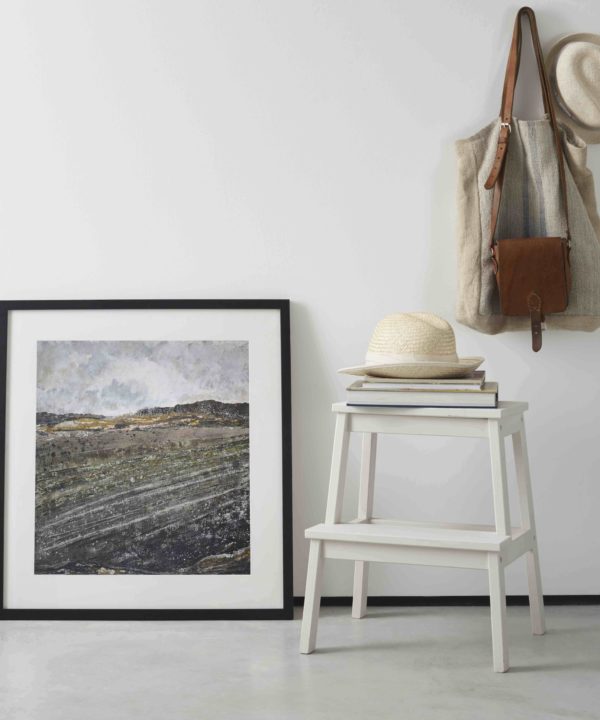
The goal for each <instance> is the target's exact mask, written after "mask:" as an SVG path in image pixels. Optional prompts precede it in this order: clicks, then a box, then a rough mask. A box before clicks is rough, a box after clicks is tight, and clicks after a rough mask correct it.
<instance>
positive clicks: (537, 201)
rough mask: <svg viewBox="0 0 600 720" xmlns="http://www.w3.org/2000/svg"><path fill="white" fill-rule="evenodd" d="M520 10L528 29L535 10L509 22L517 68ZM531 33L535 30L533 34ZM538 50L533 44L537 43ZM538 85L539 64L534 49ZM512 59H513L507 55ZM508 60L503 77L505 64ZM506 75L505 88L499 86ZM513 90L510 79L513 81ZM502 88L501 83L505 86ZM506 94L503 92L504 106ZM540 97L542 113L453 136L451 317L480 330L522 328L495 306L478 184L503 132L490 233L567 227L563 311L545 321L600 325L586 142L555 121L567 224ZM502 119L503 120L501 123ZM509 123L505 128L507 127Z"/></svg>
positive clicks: (599, 253)
mask: <svg viewBox="0 0 600 720" xmlns="http://www.w3.org/2000/svg"><path fill="white" fill-rule="evenodd" d="M523 15H527V16H528V18H529V21H530V23H531V27H532V33H533V31H534V23H535V16H534V14H533V10H531V9H530V8H521V9H520V10H519V12H518V14H517V18H516V21H515V35H514V36H513V44H514V43H515V41H516V42H517V48H518V50H517V54H516V55H517V57H516V69H515V67H513V68H512V74H513V81H515V80H516V76H517V74H518V65H519V60H520V47H521V35H520V23H521V18H522V16H523ZM534 37H535V39H537V33H536V35H535V36H534ZM536 49H537V50H538V51H539V46H538V47H537V48H536ZM536 57H537V62H538V70H539V73H540V80H541V81H542V86H543V83H544V81H545V75H544V73H545V70H544V67H543V58H542V55H541V51H539V52H536ZM513 61H514V58H513ZM510 66H511V61H510V56H509V64H508V67H507V78H508V76H509V73H510V71H511V67H510ZM506 82H507V81H506V80H505V88H506ZM512 89H513V90H514V86H513V88H512ZM505 92H506V90H505ZM504 100H505V98H504V97H503V103H502V104H503V106H504V105H505V102H504ZM548 102H551V100H550V99H548V101H546V98H544V106H545V110H546V116H545V117H544V118H543V119H540V120H519V119H518V118H515V117H514V116H511V118H510V123H506V122H505V123H502V118H499V119H497V120H494V121H493V122H491V123H490V124H489V125H487V126H486V127H485V128H483V129H482V130H481V131H480V132H478V133H477V134H475V135H473V136H472V137H470V138H467V139H465V140H459V141H458V142H457V143H456V150H457V156H458V197H457V201H458V227H457V230H458V297H457V305H456V317H457V320H458V321H459V322H461V323H463V324H464V325H468V326H469V327H472V328H474V329H475V330H479V331H481V332H485V333H498V332H503V331H507V330H526V329H529V327H530V318H529V317H528V316H506V315H503V314H502V313H501V310H500V301H499V296H498V289H497V284H496V277H495V273H494V264H493V258H492V254H491V252H490V240H491V238H490V232H491V231H490V225H491V219H492V218H491V216H492V200H493V196H494V191H493V189H489V190H487V189H486V188H485V183H486V180H487V179H488V177H489V176H490V172H491V170H492V166H493V165H494V162H495V161H496V159H497V157H498V152H499V143H498V140H499V139H500V136H501V133H502V139H503V140H504V139H507V147H508V149H507V152H506V157H505V159H504V165H503V174H504V177H503V183H502V195H501V201H500V207H499V210H498V217H497V223H496V228H495V237H496V238H536V237H548V236H556V237H563V238H564V237H566V236H567V235H568V232H567V230H570V238H571V251H570V257H569V260H570V266H571V275H572V286H571V291H570V295H569V303H568V306H567V308H566V310H564V312H561V313H557V314H547V315H546V316H545V321H546V327H548V328H564V329H570V330H595V329H596V328H598V327H600V218H599V217H598V212H597V209H596V199H595V190H594V180H593V176H592V174H591V172H590V171H589V170H588V168H587V166H586V159H587V147H586V145H585V143H584V142H583V141H582V140H581V139H580V138H578V137H577V136H576V135H575V134H574V133H573V132H572V131H571V130H570V129H569V128H567V127H566V126H563V125H560V126H559V134H560V140H561V143H562V149H563V153H564V159H565V161H566V162H565V180H566V190H567V204H568V228H567V219H566V217H565V208H564V202H563V200H562V197H561V188H560V182H559V170H558V162H557V148H556V145H555V142H554V136H553V130H552V126H551V123H550V117H549V114H548V109H549V108H548ZM503 125H504V127H502V126H503ZM507 126H508V127H507Z"/></svg>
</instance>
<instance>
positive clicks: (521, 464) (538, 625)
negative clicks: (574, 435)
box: [512, 418, 546, 635]
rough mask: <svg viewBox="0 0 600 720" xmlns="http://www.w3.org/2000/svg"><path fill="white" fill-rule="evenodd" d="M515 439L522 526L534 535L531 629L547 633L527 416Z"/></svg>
mask: <svg viewBox="0 0 600 720" xmlns="http://www.w3.org/2000/svg"><path fill="white" fill-rule="evenodd" d="M512 439H513V449H514V453H515V466H516V469H517V486H518V489H519V510H520V513H521V527H522V528H524V529H526V530H531V535H532V538H533V541H532V548H531V550H530V551H529V552H528V553H526V555H527V581H528V584H529V611H530V614H531V631H532V633H533V634H534V635H543V634H544V633H545V632H546V621H545V617H544V596H543V593H542V577H541V573H540V559H539V553H538V545H537V533H536V530H535V517H534V513H533V495H532V492H531V477H530V474H529V456H528V453H527V438H526V436H525V422H524V421H523V418H521V428H520V430H519V431H518V432H516V433H515V434H514V435H513V436H512Z"/></svg>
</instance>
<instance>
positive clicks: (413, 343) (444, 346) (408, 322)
mask: <svg viewBox="0 0 600 720" xmlns="http://www.w3.org/2000/svg"><path fill="white" fill-rule="evenodd" d="M369 353H376V354H380V355H381V354H392V355H414V356H422V357H426V356H435V357H436V358H437V357H439V356H448V358H450V359H456V340H455V337H454V330H452V326H451V325H450V323H448V322H447V321H446V320H444V319H443V318H441V317H439V316H438V315H434V314H433V313H425V312H412V313H394V314H392V315H387V316H386V317H384V318H383V319H382V320H380V321H379V322H378V323H377V326H376V327H375V330H374V332H373V336H372V337H371V342H370V343H369Z"/></svg>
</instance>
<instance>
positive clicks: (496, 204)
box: [484, 7, 571, 255]
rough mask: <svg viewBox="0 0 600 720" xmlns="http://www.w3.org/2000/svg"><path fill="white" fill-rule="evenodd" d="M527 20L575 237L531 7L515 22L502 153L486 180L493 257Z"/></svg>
mask: <svg viewBox="0 0 600 720" xmlns="http://www.w3.org/2000/svg"><path fill="white" fill-rule="evenodd" d="M523 16H527V18H528V19H529V28H530V31H531V40H532V43H533V49H534V51H535V57H536V60H537V66H538V73H539V76H540V85H541V88H542V99H543V102H544V111H545V112H546V114H547V115H548V116H549V118H550V126H551V128H552V134H553V137H554V146H555V148H556V155H557V159H558V177H559V183H560V191H561V197H562V203H563V207H564V212H565V221H566V226H567V228H566V229H567V243H568V245H569V247H570V245H571V233H570V229H569V205H568V202H567V181H566V176H565V165H564V156H563V149H562V144H561V140H560V134H559V130H558V123H557V122H556V113H555V111H554V103H553V101H552V95H551V92H550V83H549V82H548V75H547V74H546V68H545V66H544V55H543V53H542V48H541V45H540V38H539V35H538V30H537V23H536V20H535V13H534V12H533V10H532V9H531V8H530V7H522V8H521V9H520V10H519V11H518V13H517V17H516V18H515V26H514V30H513V36H512V43H511V46H510V51H509V53H508V62H507V65H506V74H505V76H504V89H503V91H502V106H501V108H500V133H499V135H498V149H497V151H496V158H495V159H494V164H493V165H492V169H491V171H490V175H489V177H488V179H487V180H486V182H485V184H484V187H485V188H486V189H487V190H490V189H491V188H494V195H493V199H492V214H491V222H490V248H491V251H492V255H494V234H495V232H496V224H497V222H498V214H499V211H500V199H501V197H502V183H503V180H504V168H505V166H506V155H507V151H508V143H509V140H510V133H511V127H512V119H513V118H512V109H513V101H514V96H515V87H516V85H517V77H518V75H519V66H520V64H521V44H522V39H523V35H522V30H521V19H522V18H523Z"/></svg>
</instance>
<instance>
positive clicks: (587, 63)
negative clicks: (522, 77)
mask: <svg viewBox="0 0 600 720" xmlns="http://www.w3.org/2000/svg"><path fill="white" fill-rule="evenodd" d="M546 67H547V68H548V75H549V78H550V86H551V87H552V91H553V93H554V97H555V98H556V106H557V107H556V110H557V115H558V118H559V119H560V120H562V121H563V122H564V123H566V124H567V125H569V126H570V127H571V128H572V129H573V130H574V131H575V133H576V134H577V135H579V137H581V138H582V139H583V140H585V142H587V143H600V35H594V34H592V33H576V34H575V35H565V36H564V37H562V38H560V39H559V40H558V41H557V42H556V43H555V44H554V46H553V47H552V48H551V49H550V51H549V52H548V54H547V55H546Z"/></svg>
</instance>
